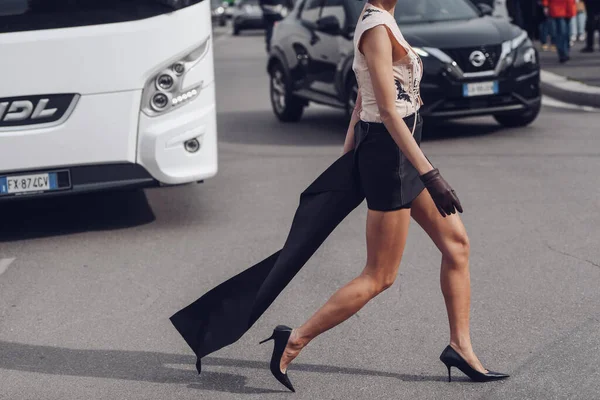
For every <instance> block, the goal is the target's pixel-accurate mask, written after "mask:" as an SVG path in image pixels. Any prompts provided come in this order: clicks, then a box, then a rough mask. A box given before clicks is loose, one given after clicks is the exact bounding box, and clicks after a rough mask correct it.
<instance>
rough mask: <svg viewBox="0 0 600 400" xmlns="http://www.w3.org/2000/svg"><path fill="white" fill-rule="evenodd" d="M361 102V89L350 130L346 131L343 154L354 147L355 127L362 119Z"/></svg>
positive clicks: (349, 126)
mask: <svg viewBox="0 0 600 400" xmlns="http://www.w3.org/2000/svg"><path fill="white" fill-rule="evenodd" d="M361 104H362V97H361V95H360V90H359V91H358V96H357V97H356V103H355V105H354V110H353V111H352V117H351V118H350V123H349V124H348V130H347V131H346V139H345V140H344V150H343V153H342V155H343V154H346V153H347V152H349V151H351V150H353V149H354V127H355V126H356V124H357V123H358V121H360V110H361Z"/></svg>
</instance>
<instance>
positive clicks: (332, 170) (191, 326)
mask: <svg viewBox="0 0 600 400" xmlns="http://www.w3.org/2000/svg"><path fill="white" fill-rule="evenodd" d="M363 200H364V195H363V193H362V190H361V188H360V185H359V183H358V179H357V177H356V174H355V170H354V152H353V151H351V152H349V153H347V154H345V155H344V156H342V157H340V158H339V159H338V160H337V161H336V162H334V163H333V164H332V165H331V166H330V167H329V168H328V169H327V170H326V171H325V172H323V173H322V174H321V175H320V176H319V177H318V178H317V179H316V180H315V181H314V182H313V183H312V184H311V185H310V186H309V187H308V188H307V189H306V190H305V191H304V192H302V194H301V196H300V204H299V206H298V209H297V210H296V214H295V216H294V220H293V222H292V227H291V229H290V232H289V235H288V237H287V240H286V242H285V244H284V246H283V248H282V249H281V250H280V251H278V252H276V253H275V254H273V255H271V256H270V257H268V258H266V259H265V260H263V261H261V262H259V263H258V264H256V265H254V266H252V267H250V268H248V269H246V270H245V271H243V272H241V273H240V274H238V275H236V276H234V277H233V278H231V279H229V280H227V281H225V282H223V283H222V284H220V285H219V286H217V287H215V288H214V289H212V290H210V291H209V292H208V293H206V294H205V295H203V296H202V297H200V298H199V299H198V300H196V301H195V302H193V303H192V304H190V305H189V306H187V307H185V308H183V309H182V310H180V311H179V312H177V313H176V314H175V315H173V316H172V317H171V322H172V323H173V325H174V326H175V328H176V329H177V330H178V331H179V333H180V334H181V335H182V336H183V338H184V339H185V341H186V342H187V344H188V345H189V346H190V347H191V348H192V350H193V351H194V352H195V353H196V356H197V357H198V361H197V363H196V368H197V370H198V373H200V370H201V363H200V361H201V358H202V357H204V356H206V355H208V354H210V353H212V352H214V351H216V350H219V349H221V348H223V347H225V346H227V345H229V344H232V343H234V342H235V341H237V340H238V339H239V338H241V337H242V335H243V334H244V333H246V332H247V331H248V329H250V327H252V325H253V324H254V323H255V322H256V320H258V318H260V316H261V315H262V314H263V313H264V312H265V310H266V309H267V308H268V307H269V306H270V305H271V303H273V301H274V300H275V298H277V296H278V295H279V293H281V292H282V291H283V289H284V288H285V287H286V286H287V284H288V283H290V281H291V280H292V279H293V278H294V276H295V275H296V274H297V273H298V271H300V269H301V268H302V267H303V266H304V265H305V263H306V262H307V261H308V260H309V258H310V257H311V256H312V255H313V254H314V253H315V251H317V249H318V248H319V246H321V244H322V243H323V242H324V241H325V239H326V238H327V237H328V236H329V234H330V233H331V232H332V231H333V230H334V229H335V227H336V226H337V225H338V224H339V223H340V222H341V221H342V220H343V219H344V218H345V217H346V216H347V215H348V214H350V212H352V210H354V209H355V208H356V207H357V206H358V205H359V204H360V203H362V201H363Z"/></svg>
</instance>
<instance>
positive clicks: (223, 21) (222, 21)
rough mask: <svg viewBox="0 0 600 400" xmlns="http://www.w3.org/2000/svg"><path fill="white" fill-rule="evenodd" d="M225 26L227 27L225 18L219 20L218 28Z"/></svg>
mask: <svg viewBox="0 0 600 400" xmlns="http://www.w3.org/2000/svg"><path fill="white" fill-rule="evenodd" d="M225 25H227V20H226V19H225V18H221V19H220V20H219V26H225Z"/></svg>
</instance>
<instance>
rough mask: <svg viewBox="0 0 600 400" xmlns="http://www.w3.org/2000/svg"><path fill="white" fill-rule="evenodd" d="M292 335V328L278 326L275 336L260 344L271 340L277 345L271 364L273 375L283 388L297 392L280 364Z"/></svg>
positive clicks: (274, 331) (274, 347) (274, 332)
mask: <svg viewBox="0 0 600 400" xmlns="http://www.w3.org/2000/svg"><path fill="white" fill-rule="evenodd" d="M291 334H292V328H290V327H289V326H285V325H278V326H276V327H275V329H274V330H273V334H272V335H271V337H269V338H268V339H265V340H263V341H262V342H260V344H263V343H265V342H268V341H269V340H271V339H272V340H274V341H275V345H274V346H273V354H272V355H271V364H270V369H271V373H272V374H273V376H274V377H275V379H277V380H278V381H279V382H281V384H282V385H283V386H285V387H286V388H288V389H289V390H291V391H292V392H295V391H296V390H295V389H294V386H292V382H290V378H289V377H288V375H287V371H286V372H285V373H283V372H281V368H280V364H281V357H282V356H283V352H284V351H285V347H286V346H287V342H288V340H289V338H290V335H291Z"/></svg>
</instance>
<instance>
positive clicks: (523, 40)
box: [500, 31, 537, 71]
mask: <svg viewBox="0 0 600 400" xmlns="http://www.w3.org/2000/svg"><path fill="white" fill-rule="evenodd" d="M500 62H501V64H500V70H501V71H503V70H505V69H506V68H508V67H510V66H511V65H515V66H522V65H525V64H532V65H535V64H537V56H536V51H535V48H534V47H533V43H532V42H531V40H530V39H529V37H528V36H527V32H525V31H523V32H521V34H520V35H519V36H517V37H516V38H514V39H512V40H507V41H506V42H504V43H502V56H501V57H500Z"/></svg>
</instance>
